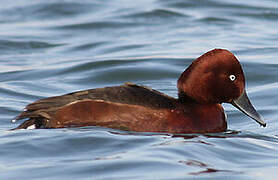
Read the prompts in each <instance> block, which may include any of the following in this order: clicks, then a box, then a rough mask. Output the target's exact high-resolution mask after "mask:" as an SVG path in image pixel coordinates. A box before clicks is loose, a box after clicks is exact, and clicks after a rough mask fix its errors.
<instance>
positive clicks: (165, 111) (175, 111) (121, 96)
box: [13, 49, 266, 133]
mask: <svg viewBox="0 0 278 180" xmlns="http://www.w3.org/2000/svg"><path fill="white" fill-rule="evenodd" d="M177 87H178V98H173V97H170V96H167V95H166V94H163V93H161V92H158V91H156V90H154V89H151V88H148V87H145V86H139V85H136V84H131V83H127V84H124V85H121V86H114V87H105V88H98V89H90V90H84V91H78V92H73V93H70V94H65V95H62V96H55V97H49V98H45V99H41V100H37V101H35V102H34V103H31V104H29V105H27V106H26V108H25V110H24V111H23V112H21V114H19V115H18V116H17V117H16V118H15V119H14V120H13V122H16V121H17V120H20V119H27V120H26V121H25V122H23V123H22V124H21V125H19V126H18V127H17V128H15V129H31V128H66V127H82V126H102V127H108V128H114V129H121V130H128V131H138V132H167V133H214V132H223V131H226V130H227V122H226V116H225V113H224V109H223V107H222V105H221V104H222V103H230V104H232V105H234V106H235V107H236V108H238V109H239V110H240V111H242V112H243V113H245V114H246V115H247V116H249V117H251V118H252V119H254V120H255V121H256V122H257V123H259V124H260V125H261V126H264V127H265V126H266V123H265V122H264V121H263V120H262V118H261V116H260V115H259V114H258V113H257V111H256V110H255V108H254V107H253V106H252V104H251V103H250V100H249V99H248V97H247V94H246V91H245V78H244V74H243V70H242V67H241V65H240V63H239V61H238V60H237V58H236V57H235V56H234V55H233V54H232V53H231V52H229V51H228V50H224V49H214V50H212V51H209V52H207V53H205V54H203V55H202V56H200V57H198V58H197V59H196V60H194V61H193V63H192V64H191V65H190V66H189V67H188V68H187V69H186V70H185V71H184V72H183V73H182V74H181V76H180V77H179V79H178V83H177Z"/></svg>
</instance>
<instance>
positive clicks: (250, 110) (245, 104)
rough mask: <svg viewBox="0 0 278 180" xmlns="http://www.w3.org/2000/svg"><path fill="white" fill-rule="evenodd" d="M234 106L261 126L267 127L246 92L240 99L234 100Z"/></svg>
mask: <svg viewBox="0 0 278 180" xmlns="http://www.w3.org/2000/svg"><path fill="white" fill-rule="evenodd" d="M231 104H232V105H234V106H235V107H236V108H237V109H239V110H240V111H242V112H243V113H244V114H246V115H247V116H249V117H251V118H252V119H254V120H255V121H256V122H257V123H259V124H260V125H261V126H263V127H265V126H266V123H265V122H264V121H263V120H262V118H261V116H260V114H259V113H258V112H257V111H256V109H255V108H254V107H253V105H252V104H251V102H250V100H249V98H248V96H247V94H246V92H245V91H244V92H243V93H242V94H241V96H240V97H239V98H238V99H235V100H232V102H231Z"/></svg>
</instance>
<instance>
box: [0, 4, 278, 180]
mask: <svg viewBox="0 0 278 180" xmlns="http://www.w3.org/2000/svg"><path fill="white" fill-rule="evenodd" d="M277 18H278V3H277V2H276V1H274V0H272V1H271V0H268V1H256V0H255V1H239V0H235V1H230V2H228V1H221V0H173V1H166V0H151V1H146V0H143V1H128V0H119V1H115V0H110V1H100V0H99V1H82V2H77V1H74V0H67V1H58V0H50V1H22V0H15V1H6V2H5V3H2V5H1V6H0V99H1V101H0V112H1V116H0V137H1V142H0V154H1V158H0V177H1V179H9V180H11V179H99V180H102V179H140V180H141V179H150V180H153V179H175V180H177V179H252V180H253V179H276V178H277V170H278V155H277V154H278V130H277V129H278V122H277V119H278V111H277V110H278V104H277V102H278V81H277V80H278V79H277V77H278V71H277V69H278V61H277V56H278V46H277V40H278V33H277V27H278V21H277ZM213 48H226V49H229V50H230V51H232V52H233V53H235V54H236V56H237V57H238V59H239V60H240V61H241V63H242V65H243V68H244V71H245V74H246V81H247V91H248V94H249V97H250V99H251V101H252V102H253V104H254V106H255V107H256V109H257V110H258V111H259V112H260V113H261V114H262V116H263V117H264V119H265V121H266V122H267V127H266V128H262V127H259V125H258V124H257V123H255V122H254V121H253V120H251V119H250V118H248V117H247V116H245V115H244V114H242V113H241V112H239V111H238V110H236V109H235V108H234V107H232V106H230V105H224V107H225V110H226V112H227V115H228V126H229V131H228V132H225V133H217V134H209V135H194V136H193V137H192V136H189V135H172V134H152V133H132V132H124V131H118V130H112V129H106V128H99V127H86V128H71V129H70V128H68V129H67V128H65V129H51V130H47V129H42V130H20V131H13V132H11V131H8V130H9V129H11V128H14V127H16V126H17V125H18V123H17V124H11V123H10V120H11V119H12V118H13V117H14V116H16V115H17V114H18V113H19V112H20V111H21V110H22V109H23V108H24V107H25V106H26V105H27V104H28V103H31V102H33V101H35V100H37V99H39V98H44V97H49V96H54V95H61V94H65V93H69V92H72V91H77V90H83V89H88V88H97V87H103V86H112V85H120V84H122V83H124V82H133V83H138V84H144V85H147V86H150V87H152V88H155V89H157V90H159V91H162V92H164V93H166V94H168V95H171V96H175V97H177V89H176V80H177V78H178V77H179V75H180V74H181V72H183V70H184V69H185V68H186V67H187V66H188V65H189V64H190V63H191V62H192V61H193V60H194V59H195V58H196V57H198V56H199V55H201V54H203V53H204V52H206V51H208V50H211V49H213Z"/></svg>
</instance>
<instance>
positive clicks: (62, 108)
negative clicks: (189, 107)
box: [15, 83, 176, 129]
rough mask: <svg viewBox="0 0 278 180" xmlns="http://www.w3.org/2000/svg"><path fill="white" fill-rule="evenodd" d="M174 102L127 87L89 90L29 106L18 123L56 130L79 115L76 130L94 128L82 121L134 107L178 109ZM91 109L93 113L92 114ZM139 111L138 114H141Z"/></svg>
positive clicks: (152, 91) (158, 93)
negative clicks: (86, 126) (22, 120)
mask: <svg viewBox="0 0 278 180" xmlns="http://www.w3.org/2000/svg"><path fill="white" fill-rule="evenodd" d="M175 101H176V99H174V98H172V97H169V96H167V95H165V94H163V93H160V92H158V91H156V90H153V89H150V88H147V87H144V86H139V85H135V84H131V83H128V84H125V85H122V86H114V87H106V88H97V89H90V90H84V91H78V92H74V93H69V94H66V95H62V96H55V97H49V98H45V99H41V100H38V101H35V102H34V103H31V104H29V105H27V106H26V108H25V111H23V112H22V113H21V114H20V115H19V116H17V117H16V119H15V120H20V119H26V118H28V119H29V120H27V121H25V122H24V123H22V124H21V125H20V126H19V127H18V128H17V129H22V128H27V127H29V126H31V125H34V126H35V127H36V128H52V126H54V127H53V128H56V126H58V124H59V122H60V123H63V121H61V120H59V119H63V118H64V119H65V118H67V119H68V121H69V122H73V121H74V120H70V119H71V116H74V115H76V114H78V113H80V118H79V119H78V122H77V120H76V122H75V123H74V122H73V123H72V125H73V126H85V125H95V124H86V122H87V121H86V120H84V121H83V123H84V125H83V124H82V118H84V119H86V118H87V116H96V115H97V114H99V111H101V113H104V114H105V113H106V112H107V113H109V111H110V110H111V109H115V108H116V109H119V110H118V113H120V112H122V111H124V110H125V109H124V108H126V111H127V112H128V111H129V108H130V107H131V106H136V107H137V108H138V107H142V108H147V109H161V108H162V109H163V108H165V109H170V108H173V107H174V106H175V105H174V104H175V103H174V102H175ZM104 104H105V106H104ZM88 108H90V109H94V110H90V111H89V110H88ZM139 109H140V108H138V111H140V110H139ZM97 110H98V112H97ZM85 111H86V112H85ZM88 112H89V113H88ZM92 113H93V114H92ZM110 113H111V112H110ZM57 118H59V119H57ZM75 119H76V118H75ZM54 121H55V123H54ZM56 121H57V122H56ZM57 123H58V124H57ZM78 123H79V124H78ZM69 125H70V124H69ZM61 127H66V125H63V124H62V125H61Z"/></svg>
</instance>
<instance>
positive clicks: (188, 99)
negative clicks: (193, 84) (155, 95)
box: [178, 91, 198, 104]
mask: <svg viewBox="0 0 278 180" xmlns="http://www.w3.org/2000/svg"><path fill="white" fill-rule="evenodd" d="M178 99H179V101H180V102H182V103H195V104H198V102H196V101H195V100H194V99H192V98H191V97H189V96H188V95H187V94H186V93H185V92H183V91H179V94H178Z"/></svg>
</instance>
